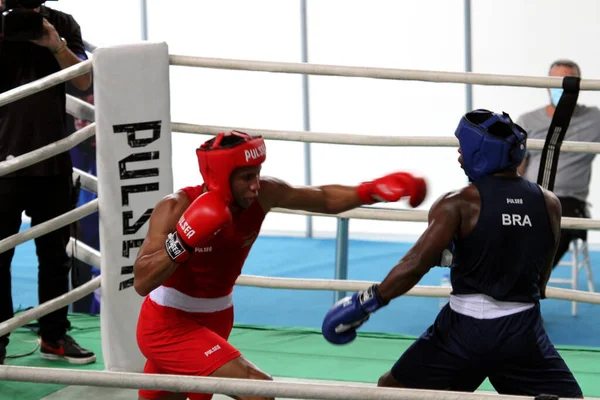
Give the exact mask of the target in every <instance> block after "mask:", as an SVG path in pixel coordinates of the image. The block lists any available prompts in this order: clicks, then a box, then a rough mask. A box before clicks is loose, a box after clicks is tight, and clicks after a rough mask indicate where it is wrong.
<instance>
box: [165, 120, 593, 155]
mask: <svg viewBox="0 0 600 400" xmlns="http://www.w3.org/2000/svg"><path fill="white" fill-rule="evenodd" d="M232 129H237V130H240V131H242V132H246V133H248V134H251V135H262V136H263V138H265V139H271V140H283V141H290V142H309V143H328V144H343V145H357V146H406V147H408V146H410V147H428V146H436V147H458V139H456V138H455V137H445V136H371V135H357V134H349V133H324V132H306V131H280V130H270V129H254V128H240V127H237V128H236V127H225V126H212V125H195V124H188V123H181V122H173V123H172V124H171V130H172V131H173V132H181V133H197V134H201V135H216V134H218V133H220V132H227V131H230V130H232ZM527 147H528V149H530V150H542V149H543V148H544V140H541V139H528V140H527ZM560 151H561V153H562V152H566V153H568V152H573V153H592V154H598V153H600V143H595V142H573V141H565V142H562V144H561V147H560Z"/></svg>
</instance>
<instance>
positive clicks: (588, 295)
mask: <svg viewBox="0 0 600 400" xmlns="http://www.w3.org/2000/svg"><path fill="white" fill-rule="evenodd" d="M374 283H379V282H375V281H373V282H370V281H350V280H346V279H305V278H274V277H270V276H256V275H240V276H239V277H238V279H237V280H236V282H235V284H236V285H239V286H251V287H260V288H268V289H294V290H331V291H350V292H355V291H358V290H364V289H367V288H368V287H369V286H371V285H372V284H374ZM450 292H451V288H449V287H440V286H415V287H413V288H412V289H411V290H409V291H408V292H406V294H404V296H417V297H449V296H450ZM546 297H547V298H548V299H558V300H570V301H578V302H581V303H590V304H600V293H593V292H584V291H582V290H573V289H562V288H557V287H550V286H548V287H547V288H546Z"/></svg>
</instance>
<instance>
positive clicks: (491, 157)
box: [454, 110, 527, 181]
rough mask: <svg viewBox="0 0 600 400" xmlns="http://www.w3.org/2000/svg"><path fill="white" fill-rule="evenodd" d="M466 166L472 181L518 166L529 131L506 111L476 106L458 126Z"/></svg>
mask: <svg viewBox="0 0 600 400" xmlns="http://www.w3.org/2000/svg"><path fill="white" fill-rule="evenodd" d="M454 135H455V136H456V137H457V138H458V141H459V143H460V148H461V152H462V158H463V168H464V170H465V173H466V174H467V176H468V177H469V178H471V181H475V180H477V179H479V178H481V177H483V176H486V175H491V174H494V173H496V172H499V171H501V170H503V169H506V168H516V167H518V166H519V165H520V164H521V162H522V161H523V158H524V157H525V153H526V152H527V146H526V140H527V132H525V130H523V128H521V127H520V126H519V125H517V124H515V123H513V121H512V120H511V119H510V116H509V115H508V114H506V113H504V112H503V113H502V114H497V113H494V112H491V111H488V110H475V111H472V112H470V113H467V114H465V115H464V116H463V117H462V118H461V120H460V123H459V124H458V127H457V128H456V132H455V133H454Z"/></svg>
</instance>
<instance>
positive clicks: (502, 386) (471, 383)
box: [391, 305, 583, 398]
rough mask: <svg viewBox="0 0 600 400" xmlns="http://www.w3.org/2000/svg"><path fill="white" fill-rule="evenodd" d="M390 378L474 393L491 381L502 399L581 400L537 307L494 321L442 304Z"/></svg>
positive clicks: (413, 385)
mask: <svg viewBox="0 0 600 400" xmlns="http://www.w3.org/2000/svg"><path fill="white" fill-rule="evenodd" d="M391 374H392V376H393V377H394V378H395V379H396V380H397V381H398V382H400V383H401V384H402V385H403V386H405V387H408V388H414V389H432V390H456V391H464V392H472V391H475V390H476V389H477V388H478V387H479V386H480V385H481V384H482V383H483V381H484V380H485V378H489V380H490V382H491V384H492V385H493V386H494V388H495V389H496V391H497V392H498V393H500V394H506V395H521V396H537V395H540V394H553V395H556V396H559V397H574V398H577V397H583V396H582V391H581V388H580V387H579V384H578V383H577V381H576V380H575V377H574V376H573V374H572V373H571V371H570V370H569V367H567V365H566V364H565V362H564V360H563V359H562V358H561V356H560V355H559V354H558V352H557V351H556V349H555V348H554V346H553V345H552V343H551V342H550V339H549V338H548V335H547V334H546V331H545V330H544V326H543V323H542V317H541V314H540V308H539V305H536V306H535V307H534V308H532V309H529V310H527V311H523V312H520V313H517V314H513V315H509V316H506V317H501V318H495V319H475V318H472V317H468V316H466V315H462V314H459V313H457V312H455V311H453V310H452V309H451V308H450V306H449V305H446V306H445V307H444V308H443V309H442V310H441V311H440V313H439V315H438V316H437V318H436V320H435V322H434V324H433V325H432V326H430V327H429V328H428V329H427V331H426V332H425V333H423V335H421V337H420V338H419V339H418V340H417V341H416V342H415V343H413V344H412V346H410V347H409V348H408V349H407V350H406V351H405V352H404V354H402V356H401V357H400V359H399V360H398V361H397V362H396V364H394V366H393V367H392V370H391Z"/></svg>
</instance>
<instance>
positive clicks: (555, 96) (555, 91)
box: [550, 88, 564, 107]
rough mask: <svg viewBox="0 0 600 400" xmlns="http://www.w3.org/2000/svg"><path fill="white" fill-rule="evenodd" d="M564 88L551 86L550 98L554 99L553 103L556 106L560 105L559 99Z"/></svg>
mask: <svg viewBox="0 0 600 400" xmlns="http://www.w3.org/2000/svg"><path fill="white" fill-rule="evenodd" d="M563 91H564V89H559V88H551V89H550V98H551V99H552V104H554V106H555V107H556V106H557V105H558V101H559V100H560V97H561V96H562V94H563Z"/></svg>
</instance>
